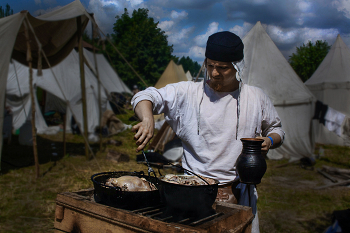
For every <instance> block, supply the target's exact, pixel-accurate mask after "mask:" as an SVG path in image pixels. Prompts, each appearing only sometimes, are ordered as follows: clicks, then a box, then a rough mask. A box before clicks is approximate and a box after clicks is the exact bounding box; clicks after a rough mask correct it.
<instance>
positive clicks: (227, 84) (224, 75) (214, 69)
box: [207, 58, 239, 92]
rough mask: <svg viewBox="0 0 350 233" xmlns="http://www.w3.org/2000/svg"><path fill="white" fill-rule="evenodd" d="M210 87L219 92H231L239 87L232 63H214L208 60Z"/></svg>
mask: <svg viewBox="0 0 350 233" xmlns="http://www.w3.org/2000/svg"><path fill="white" fill-rule="evenodd" d="M207 70H208V74H209V77H210V81H209V86H210V87H211V88H213V89H214V90H215V91H218V92H231V91H235V90H237V89H238V87H239V82H238V81H237V79H236V72H237V71H236V69H235V68H234V66H233V65H232V63H231V62H222V61H214V60H211V59H209V58H207Z"/></svg>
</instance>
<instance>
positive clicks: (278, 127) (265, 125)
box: [261, 94, 285, 143]
mask: <svg viewBox="0 0 350 233" xmlns="http://www.w3.org/2000/svg"><path fill="white" fill-rule="evenodd" d="M264 96H265V97H264V98H263V101H262V111H263V114H262V115H263V117H262V125H261V129H262V135H263V136H264V137H266V136H268V135H269V134H271V133H276V134H278V135H280V137H281V143H283V141H284V136H285V132H284V131H283V129H282V123H281V119H280V117H279V116H278V113H277V111H276V109H275V107H274V106H273V104H272V102H271V100H270V99H269V97H268V96H267V95H265V94H264Z"/></svg>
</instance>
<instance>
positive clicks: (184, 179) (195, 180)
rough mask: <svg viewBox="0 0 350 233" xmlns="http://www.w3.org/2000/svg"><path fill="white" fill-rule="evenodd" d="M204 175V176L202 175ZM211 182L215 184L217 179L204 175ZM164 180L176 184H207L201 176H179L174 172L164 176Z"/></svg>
mask: <svg viewBox="0 0 350 233" xmlns="http://www.w3.org/2000/svg"><path fill="white" fill-rule="evenodd" d="M201 177H202V176H201ZM202 178H203V179H204V180H206V181H207V182H208V183H209V184H215V180H213V179H210V178H207V177H202ZM162 180H163V181H166V182H169V183H174V184H182V185H207V183H205V182H204V181H203V180H202V179H201V178H199V177H197V176H177V175H174V174H167V175H165V176H164V177H163V178H162Z"/></svg>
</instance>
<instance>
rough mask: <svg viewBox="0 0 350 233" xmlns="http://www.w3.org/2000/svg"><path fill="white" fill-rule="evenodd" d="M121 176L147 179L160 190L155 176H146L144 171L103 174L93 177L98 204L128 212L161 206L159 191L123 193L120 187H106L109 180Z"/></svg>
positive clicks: (95, 197)
mask: <svg viewBox="0 0 350 233" xmlns="http://www.w3.org/2000/svg"><path fill="white" fill-rule="evenodd" d="M121 176H137V177H139V178H145V179H146V180H148V181H149V182H151V183H153V184H154V185H155V186H156V187H157V189H159V181H158V179H157V178H156V177H153V176H148V175H145V174H144V173H143V172H142V171H141V172H125V171H118V172H102V173H98V174H94V175H92V176H91V180H92V182H93V184H94V189H95V190H94V199H95V201H96V202H97V203H101V204H104V205H108V206H112V207H116V208H121V209H127V210H135V209H140V208H144V207H148V206H154V205H158V204H160V193H159V190H153V191H138V192H129V191H122V190H121V189H120V188H118V187H111V186H108V185H105V182H106V180H107V179H108V178H118V177H121Z"/></svg>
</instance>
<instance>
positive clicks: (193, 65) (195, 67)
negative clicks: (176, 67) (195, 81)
mask: <svg viewBox="0 0 350 233" xmlns="http://www.w3.org/2000/svg"><path fill="white" fill-rule="evenodd" d="M177 64H181V65H182V67H183V68H184V70H185V72H187V71H190V73H191V75H192V77H194V76H197V74H198V71H199V69H200V68H201V66H200V65H199V64H198V62H196V61H193V60H192V59H191V58H190V57H188V56H187V57H184V56H183V57H181V58H180V60H179V61H178V62H177Z"/></svg>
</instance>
